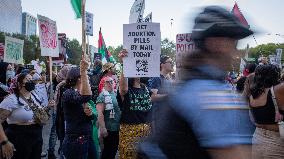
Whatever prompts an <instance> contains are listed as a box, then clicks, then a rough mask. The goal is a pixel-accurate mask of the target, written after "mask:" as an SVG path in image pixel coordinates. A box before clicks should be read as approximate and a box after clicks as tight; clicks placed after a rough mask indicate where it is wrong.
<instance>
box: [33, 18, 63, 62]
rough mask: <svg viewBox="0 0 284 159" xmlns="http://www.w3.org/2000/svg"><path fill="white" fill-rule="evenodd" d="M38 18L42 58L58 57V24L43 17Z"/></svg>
mask: <svg viewBox="0 0 284 159" xmlns="http://www.w3.org/2000/svg"><path fill="white" fill-rule="evenodd" d="M37 18H38V28H39V40H40V48H41V56H51V57H58V56H59V44H58V35H57V27H56V22H55V21H53V20H51V19H49V18H47V17H44V16H41V15H37Z"/></svg>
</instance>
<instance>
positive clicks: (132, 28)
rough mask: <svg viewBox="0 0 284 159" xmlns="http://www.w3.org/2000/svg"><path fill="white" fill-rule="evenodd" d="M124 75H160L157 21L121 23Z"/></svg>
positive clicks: (159, 33) (159, 35) (158, 28)
mask: <svg viewBox="0 0 284 159" xmlns="http://www.w3.org/2000/svg"><path fill="white" fill-rule="evenodd" d="M123 47H124V48H125V49H127V51H128V57H126V58H125V59H124V60H123V69H124V70H123V71H124V75H125V77H160V54H161V32H160V24H159V23H134V24H124V25H123Z"/></svg>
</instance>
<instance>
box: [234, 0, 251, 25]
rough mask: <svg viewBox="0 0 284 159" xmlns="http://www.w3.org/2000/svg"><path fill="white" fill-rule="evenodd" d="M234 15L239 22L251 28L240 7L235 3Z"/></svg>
mask: <svg viewBox="0 0 284 159" xmlns="http://www.w3.org/2000/svg"><path fill="white" fill-rule="evenodd" d="M232 13H233V14H234V15H235V16H236V17H237V18H238V19H239V21H240V22H241V23H242V24H243V25H244V26H246V27H248V28H249V24H248V22H247V20H246V18H245V17H244V16H243V14H242V12H241V11H240V9H239V6H238V4H237V3H235V5H234V7H233V9H232Z"/></svg>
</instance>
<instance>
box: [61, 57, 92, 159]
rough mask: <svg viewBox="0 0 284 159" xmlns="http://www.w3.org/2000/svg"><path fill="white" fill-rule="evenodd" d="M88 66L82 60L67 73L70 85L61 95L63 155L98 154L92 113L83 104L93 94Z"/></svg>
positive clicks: (71, 157) (75, 158) (79, 157)
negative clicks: (78, 65)
mask: <svg viewBox="0 0 284 159" xmlns="http://www.w3.org/2000/svg"><path fill="white" fill-rule="evenodd" d="M88 67H89V65H88V63H87V62H86V61H84V60H82V61H81V64H80V69H79V68H76V67H74V68H71V69H70V70H69V71H68V73H67V79H66V85H67V86H68V87H69V89H67V90H66V91H65V92H64V93H63V96H62V102H63V112H64V119H65V128H66V129H65V136H64V141H63V144H62V150H63V154H64V157H65V158H66V159H82V158H89V159H96V158H97V152H96V147H95V145H94V141H93V139H92V120H93V119H94V115H93V113H92V110H91V109H90V107H89V106H87V104H86V103H87V102H88V101H89V100H91V98H92V92H91V87H90V84H89V79H88V75H87V70H88Z"/></svg>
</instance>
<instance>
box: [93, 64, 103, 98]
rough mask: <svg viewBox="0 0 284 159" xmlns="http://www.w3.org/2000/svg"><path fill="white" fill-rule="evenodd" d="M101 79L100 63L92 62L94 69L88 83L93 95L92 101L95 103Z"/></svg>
mask: <svg viewBox="0 0 284 159" xmlns="http://www.w3.org/2000/svg"><path fill="white" fill-rule="evenodd" d="M102 77H103V72H102V62H101V61H100V60H95V61H94V68H93V71H92V75H91V77H90V83H91V88H92V93H93V100H94V101H96V100H97V97H98V96H99V84H100V81H101V79H102Z"/></svg>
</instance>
